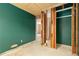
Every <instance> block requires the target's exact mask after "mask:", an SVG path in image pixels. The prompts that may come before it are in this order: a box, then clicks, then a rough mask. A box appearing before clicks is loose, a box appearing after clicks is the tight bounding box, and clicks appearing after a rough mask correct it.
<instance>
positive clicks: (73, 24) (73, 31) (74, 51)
mask: <svg viewBox="0 0 79 59" xmlns="http://www.w3.org/2000/svg"><path fill="white" fill-rule="evenodd" d="M74 15H75V12H74V4H73V6H72V22H71V26H72V54H74V53H76V48H75V43H74V41H75V39H74V38H75V34H74V33H75V30H74V28H75V23H74V21H75V19H74Z"/></svg>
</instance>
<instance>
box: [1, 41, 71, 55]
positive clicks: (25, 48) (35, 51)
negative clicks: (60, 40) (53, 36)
mask: <svg viewBox="0 0 79 59" xmlns="http://www.w3.org/2000/svg"><path fill="white" fill-rule="evenodd" d="M71 52H72V51H71V46H67V45H60V44H58V45H57V49H53V48H50V47H48V46H41V45H40V41H32V42H30V43H27V44H24V45H22V46H19V47H17V48H15V49H12V50H9V51H7V52H4V53H3V54H1V56H72V53H71Z"/></svg>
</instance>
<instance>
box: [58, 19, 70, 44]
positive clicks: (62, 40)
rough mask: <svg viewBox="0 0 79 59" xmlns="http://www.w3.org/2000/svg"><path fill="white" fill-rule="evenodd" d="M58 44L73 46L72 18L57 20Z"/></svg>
mask: <svg viewBox="0 0 79 59" xmlns="http://www.w3.org/2000/svg"><path fill="white" fill-rule="evenodd" d="M57 43H59V44H65V45H71V18H63V19H62V18H61V19H57Z"/></svg>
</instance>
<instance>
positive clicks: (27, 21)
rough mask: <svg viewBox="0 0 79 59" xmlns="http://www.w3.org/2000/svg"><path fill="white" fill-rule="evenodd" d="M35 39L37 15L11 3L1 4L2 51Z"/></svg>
mask: <svg viewBox="0 0 79 59" xmlns="http://www.w3.org/2000/svg"><path fill="white" fill-rule="evenodd" d="M33 40H35V16H33V15H32V14H30V13H28V12H26V11H23V10H21V9H19V8H17V7H15V6H13V5H11V4H8V3H5V4H4V3H2V4H0V53H2V52H4V51H7V50H9V49H11V48H12V47H16V46H20V45H22V44H24V43H28V42H31V41H33Z"/></svg>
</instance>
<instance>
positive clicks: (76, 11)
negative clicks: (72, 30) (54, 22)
mask: <svg viewBox="0 0 79 59" xmlns="http://www.w3.org/2000/svg"><path fill="white" fill-rule="evenodd" d="M77 51H78V3H76V54H77Z"/></svg>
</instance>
